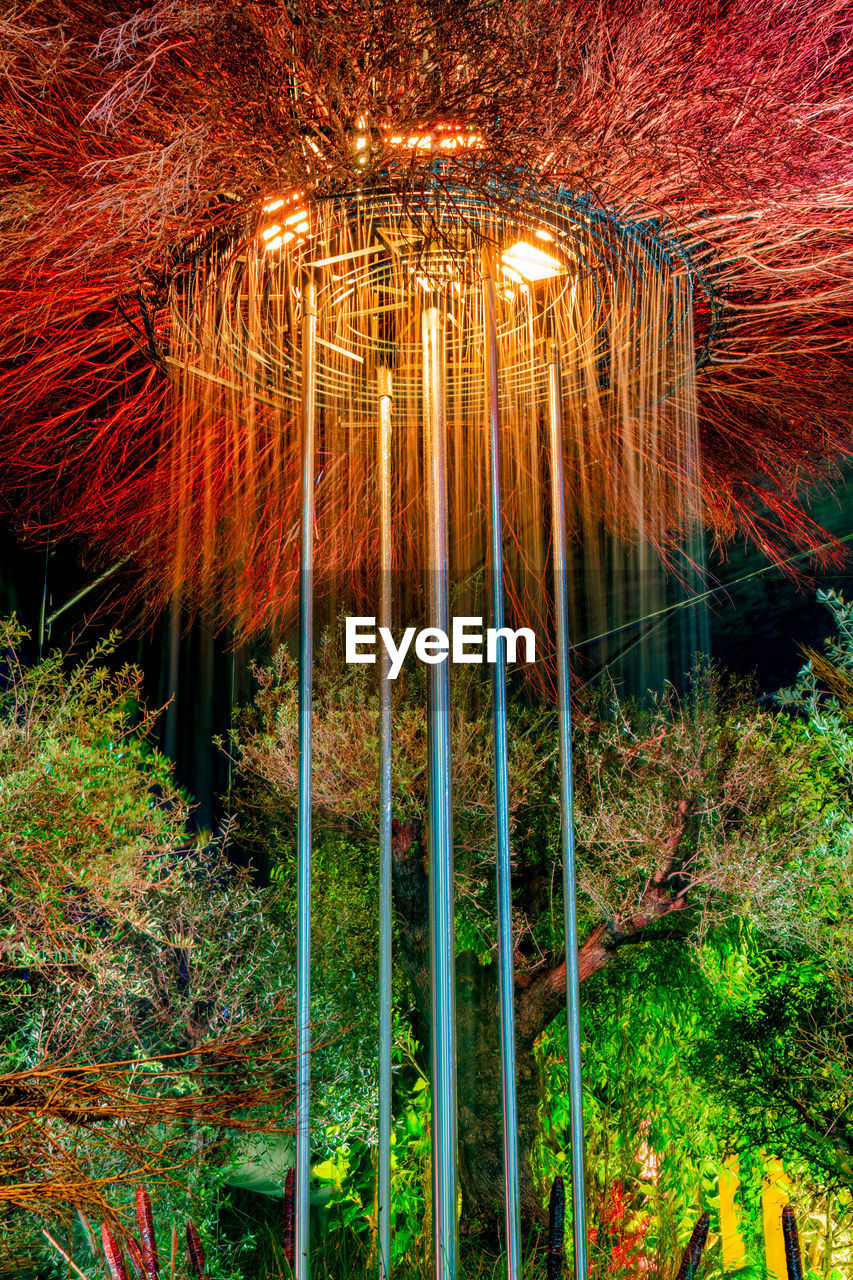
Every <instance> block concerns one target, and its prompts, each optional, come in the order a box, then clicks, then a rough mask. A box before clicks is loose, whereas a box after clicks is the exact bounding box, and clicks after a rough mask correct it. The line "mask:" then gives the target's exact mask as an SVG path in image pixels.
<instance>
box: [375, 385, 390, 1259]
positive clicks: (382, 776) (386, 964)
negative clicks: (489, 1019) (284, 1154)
mask: <svg viewBox="0 0 853 1280" xmlns="http://www.w3.org/2000/svg"><path fill="white" fill-rule="evenodd" d="M377 381H378V391H379V572H380V599H379V625H380V626H381V627H388V628H390V626H391V410H392V406H393V401H392V384H391V370H390V369H380V370H379V371H378V375H377ZM380 653H381V656H380V659H379V1162H378V1165H379V1168H378V1177H379V1188H378V1190H379V1196H378V1199H379V1280H387V1278H388V1276H389V1275H390V1274H391V1262H390V1259H391V686H390V683H389V680H388V671H389V668H390V663H391V659H390V657H389V655H388V650H387V648H386V647H385V645H381V646H380Z"/></svg>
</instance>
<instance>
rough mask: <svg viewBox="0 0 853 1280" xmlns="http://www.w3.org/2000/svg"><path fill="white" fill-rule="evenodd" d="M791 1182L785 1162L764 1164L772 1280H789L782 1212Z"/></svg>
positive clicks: (763, 1190)
mask: <svg viewBox="0 0 853 1280" xmlns="http://www.w3.org/2000/svg"><path fill="white" fill-rule="evenodd" d="M787 1186H788V1179H787V1176H786V1174H785V1170H784V1168H783V1167H782V1161H781V1160H768V1159H765V1161H764V1180H763V1182H762V1188H761V1214H762V1218H763V1221H764V1261H765V1266H766V1267H767V1276H768V1280H787V1276H788V1268H787V1266H786V1264H785V1240H784V1237H783V1235H782V1210H783V1209H784V1207H785V1205H786V1204H787V1203H788V1192H787Z"/></svg>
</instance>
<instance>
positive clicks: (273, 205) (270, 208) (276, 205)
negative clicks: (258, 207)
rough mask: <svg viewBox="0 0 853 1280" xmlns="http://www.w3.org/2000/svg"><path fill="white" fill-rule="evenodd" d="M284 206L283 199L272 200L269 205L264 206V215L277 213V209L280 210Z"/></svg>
mask: <svg viewBox="0 0 853 1280" xmlns="http://www.w3.org/2000/svg"><path fill="white" fill-rule="evenodd" d="M283 204H284V200H283V199H279V200H271V201H270V202H269V204H265V205H264V213H275V211H276V209H280V208H281V206H282V205H283Z"/></svg>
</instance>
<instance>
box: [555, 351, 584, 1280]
mask: <svg viewBox="0 0 853 1280" xmlns="http://www.w3.org/2000/svg"><path fill="white" fill-rule="evenodd" d="M548 399H549V419H550V447H551V531H552V537H553V541H554V612H555V614H556V620H557V674H558V682H559V685H558V695H559V720H560V818H561V823H562V848H563V912H564V917H565V931H566V1022H567V1030H568V1042H569V1099H570V1104H571V1118H572V1213H573V1225H574V1239H575V1276H576V1278H577V1280H586V1207H585V1201H584V1168H583V1095H582V1081H581V1024H580V979H579V977H578V926H577V914H576V909H575V897H576V892H575V833H574V807H573V799H572V710H571V702H570V696H569V694H570V691H569V611H568V600H567V593H566V510H565V500H564V494H563V403H562V388H561V385H560V356H559V352H558V350H557V346H556V344H552V345H551V353H550V358H549V361H548Z"/></svg>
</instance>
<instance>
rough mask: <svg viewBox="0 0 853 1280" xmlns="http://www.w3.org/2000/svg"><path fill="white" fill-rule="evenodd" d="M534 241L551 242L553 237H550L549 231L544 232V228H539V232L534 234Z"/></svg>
mask: <svg viewBox="0 0 853 1280" xmlns="http://www.w3.org/2000/svg"><path fill="white" fill-rule="evenodd" d="M536 239H537V240H548V241H551V240H553V239H554V237H553V236H552V235H551V232H550V231H546V230H545V228H544V227H540V228H539V230H538V231H537V232H536Z"/></svg>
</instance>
